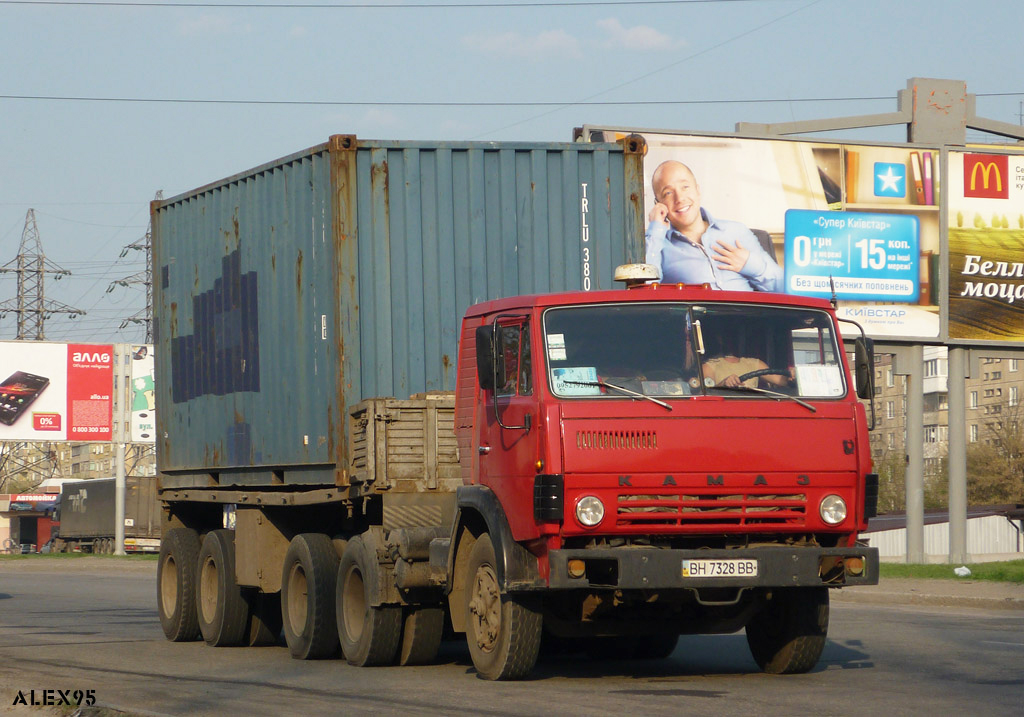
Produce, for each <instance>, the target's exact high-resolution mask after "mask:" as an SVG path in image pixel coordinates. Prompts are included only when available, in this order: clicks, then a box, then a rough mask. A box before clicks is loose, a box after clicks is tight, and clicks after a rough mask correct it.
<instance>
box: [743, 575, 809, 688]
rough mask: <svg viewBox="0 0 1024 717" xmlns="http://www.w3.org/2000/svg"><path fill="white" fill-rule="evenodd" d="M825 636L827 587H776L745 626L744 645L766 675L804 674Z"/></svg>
mask: <svg viewBox="0 0 1024 717" xmlns="http://www.w3.org/2000/svg"><path fill="white" fill-rule="evenodd" d="M827 634H828V588H775V589H774V590H772V595H771V599H770V600H767V601H766V602H765V603H764V605H763V606H762V608H761V610H760V611H759V612H758V613H756V614H755V615H754V616H753V617H752V618H751V619H750V622H748V623H747V644H748V645H749V646H750V653H751V654H752V655H753V656H754V661H755V662H757V664H758V665H759V666H760V667H761V669H762V670H764V671H765V672H768V673H771V674H775V675H781V674H793V673H799V672H807V671H808V670H810V669H812V668H813V667H814V666H815V665H816V664H818V659H819V658H820V657H821V653H822V650H824V649H825V637H826V635H827Z"/></svg>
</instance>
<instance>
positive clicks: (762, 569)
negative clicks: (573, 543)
mask: <svg viewBox="0 0 1024 717" xmlns="http://www.w3.org/2000/svg"><path fill="white" fill-rule="evenodd" d="M736 559H741V560H756V561H757V575H756V576H751V575H744V576H736V577H716V576H704V577H683V561H684V560H736ZM570 560H573V561H575V560H582V561H583V563H584V565H585V567H586V570H585V574H584V575H583V577H578V578H573V577H570V576H569V561H570ZM548 561H549V565H550V567H551V577H550V581H549V584H548V587H549V588H557V589H581V588H613V589H619V590H632V589H638V590H649V589H655V590H665V589H685V588H713V587H729V588H746V587H843V586H845V585H877V584H878V549H877V548H868V547H855V548H795V547H774V546H765V547H757V548H742V549H735V550H661V549H657V548H618V549H580V550H552V551H551V552H550V553H548ZM858 561H859V565H862V566H863V568H862V569H861V570H860V571H859V574H858V573H857V572H856V568H857V566H858ZM577 565H578V564H577ZM848 565H849V567H848ZM850 568H853V569H854V572H851V570H850Z"/></svg>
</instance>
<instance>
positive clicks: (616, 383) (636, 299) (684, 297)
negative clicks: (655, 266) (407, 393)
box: [449, 283, 878, 672]
mask: <svg viewBox="0 0 1024 717" xmlns="http://www.w3.org/2000/svg"><path fill="white" fill-rule="evenodd" d="M857 354H858V356H859V357H860V358H859V359H858V362H859V363H860V364H861V365H860V366H858V375H861V376H864V377H869V376H871V375H873V372H872V371H871V370H870V363H869V361H870V359H869V353H868V351H867V350H866V346H865V345H864V344H863V342H860V345H859V350H858V351H857ZM862 383H863V384H864V385H863V386H861V387H860V388H861V394H862V396H863V395H870V393H869V390H870V389H869V388H868V387H867V383H868V382H867V381H864V382H862ZM857 398H858V393H857V387H856V386H855V385H854V382H853V380H852V378H851V373H850V369H849V366H848V363H847V358H846V355H845V352H844V350H843V342H842V338H841V335H840V333H839V330H838V328H837V319H836V316H835V313H834V311H833V310H832V307H831V306H830V305H829V303H828V302H825V301H822V300H818V299H807V298H801V297H793V296H783V295H774V294H765V293H760V292H722V291H712V290H709V289H707V288H704V287H693V286H682V285H663V284H657V283H655V284H639V285H636V286H634V287H633V288H630V289H626V290H621V291H606V292H593V293H566V294H553V295H544V296H530V297H516V298H512V299H503V300H498V301H493V302H488V303H485V304H480V305H477V306H475V307H472V308H471V309H470V311H469V313H467V315H466V317H465V319H464V321H463V326H462V341H461V351H460V362H459V379H458V386H457V392H456V434H457V437H458V441H459V447H460V461H461V469H462V477H463V484H464V485H463V487H462V488H460V489H459V491H458V505H459V514H458V515H459V517H458V519H457V523H458V525H457V529H456V531H455V533H453V537H452V541H453V544H452V545H451V546H450V550H451V556H452V559H451V563H450V564H451V565H452V566H453V573H452V576H451V579H450V582H449V584H450V587H451V594H450V603H451V613H452V617H453V623H454V624H455V626H456V628H457V629H465V630H466V631H467V638H468V641H469V643H470V648H471V651H473V649H474V639H475V641H476V643H477V647H476V652H475V653H474V661H475V662H476V661H477V656H478V653H479V654H484V653H487V654H489V655H492V656H493V654H494V652H495V651H500V650H499V648H500V644H499V643H500V639H499V638H496V637H494V636H493V633H494V630H493V629H490V626H493V624H494V623H495V622H497V623H498V624H501V623H502V620H501V617H502V616H501V615H500V614H497V613H494V611H495V610H498V611H499V612H500V610H502V609H504V608H502V606H501V605H500V604H497V607H495V606H494V604H493V603H489V602H488V600H487V599H486V596H484V595H482V594H477V595H476V596H474V595H473V594H472V593H473V591H474V590H476V591H477V592H478V593H480V592H481V590H483V588H482V587H481V585H482V584H484V583H493V585H489V587H488V589H490V590H491V591H492V592H493V590H495V589H497V590H500V592H501V594H502V595H504V596H505V597H506V598H508V599H510V600H511V601H512V602H513V603H517V602H518V603H519V604H521V606H523V608H524V610H526V611H527V612H529V613H531V614H532V613H537V614H539V615H540V619H541V620H542V622H543V628H544V631H546V632H549V633H551V634H554V635H556V636H558V637H560V638H563V639H564V640H572V639H576V638H579V639H589V640H593V639H604V640H612V641H616V640H617V641H618V642H619V643H623V641H626V642H630V641H631V642H630V644H631V645H632V646H633V647H632V649H634V650H635V649H638V647H637V646H638V645H644V646H646V647H647V648H651V646H652V645H653V646H655V647H657V646H661V650H662V651H664V650H666V649H668V650H669V651H670V650H671V647H668V646H669V645H671V646H672V647H674V645H675V641H676V639H677V638H678V636H679V634H682V633H688V632H731V631H735V630H737V629H740V628H742V627H746V629H747V637H748V642H749V643H750V646H751V650H752V652H753V654H754V657H755V659H756V660H757V661H758V663H759V664H761V666H762V668H764V669H766V670H768V671H773V672H799V671H805V670H808V669H810V668H811V667H813V665H814V664H815V663H816V662H817V659H818V657H819V655H820V652H821V649H822V647H823V645H824V639H825V633H826V630H827V621H828V595H827V588H830V587H831V588H837V587H842V586H846V585H857V584H872V583H876V582H877V574H878V573H877V564H878V558H877V552H876V551H874V550H872V549H870V548H866V547H864V546H862V545H859V544H858V541H857V536H858V531H861V530H863V529H865V528H866V525H867V519H868V518H869V517H871V516H872V515H873V514H874V510H875V507H874V504H875V502H876V498H877V476H875V475H874V474H873V473H872V472H871V470H872V468H871V458H870V450H869V445H868V433H867V430H868V426H867V420H866V415H865V410H864V407H863V405H862V404H861V403H860V402H859V401H858V400H857ZM485 534H486V537H487V540H488V542H489V543H490V544H491V546H492V547H493V554H494V557H493V565H492V566H491V573H492V574H487V575H483V576H481V574H480V573H479V571H477V573H476V575H475V577H474V573H473V571H472V569H470V570H469V571H468V572H465V571H463V572H464V573H465V574H466V575H467V577H466V578H465V579H460V570H459V569H458V568H455V566H462V567H464V566H465V565H466V560H467V559H468V558H467V557H466V556H468V554H469V552H470V550H471V548H472V546H473V544H474V543H475V542H476V541H477V540H479V538H480V537H481V536H482V535H485ZM457 556H463V558H462V559H461V560H460V559H458V557H457ZM470 567H472V566H470ZM474 599H475V600H476V602H475V603H474ZM462 602H465V603H466V604H468V605H469V608H468V609H467V610H465V611H463V610H461V609H460V607H459V606H460V604H461V603H462ZM474 605H475V607H474ZM485 605H490V606H491V607H490V609H491V612H492V613H494V614H489V615H485V614H481V613H485V612H486V610H485V609H484V606H485ZM462 614H465V615H466V618H465V623H466V624H462V622H463V621H462V620H461V619H460V616H461V615H462ZM779 625H782V626H783V627H782V628H781V631H780V628H779ZM474 633H475V634H476V638H474ZM623 644H624V643H623ZM620 646H621V645H620ZM655 652H657V649H655ZM479 667H480V665H478V669H479Z"/></svg>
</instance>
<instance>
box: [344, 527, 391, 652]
mask: <svg viewBox="0 0 1024 717" xmlns="http://www.w3.org/2000/svg"><path fill="white" fill-rule="evenodd" d="M371 560H373V561H374V562H373V563H372V564H371V562H370V561H371ZM377 569H378V568H377V564H376V557H375V556H372V555H370V553H369V551H368V550H367V548H366V544H365V543H364V542H363V539H362V538H360V537H355V538H352V540H350V541H348V545H346V546H345V552H344V553H342V555H341V562H340V563H339V564H338V585H337V614H338V640H339V641H340V642H341V651H342V652H343V653H344V654H345V659H346V660H347V661H348V663H349V664H350V665H356V666H358V667H369V666H374V665H389V664H391V663H392V662H394V660H395V654H396V653H397V652H398V643H399V640H400V638H401V630H402V608H401V607H399V606H398V605H380V606H377V607H374V606H373V604H372V603H373V602H375V600H374V598H375V597H376V595H375V594H374V591H376V590H377V584H376V580H375V578H376V575H377Z"/></svg>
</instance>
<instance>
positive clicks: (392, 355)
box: [152, 135, 643, 487]
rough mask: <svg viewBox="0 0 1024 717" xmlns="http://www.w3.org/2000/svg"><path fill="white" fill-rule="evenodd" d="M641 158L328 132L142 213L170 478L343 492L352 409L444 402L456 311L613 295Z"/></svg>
mask: <svg viewBox="0 0 1024 717" xmlns="http://www.w3.org/2000/svg"><path fill="white" fill-rule="evenodd" d="M641 162H642V147H641V146H636V145H632V144H630V143H629V142H624V143H622V144H583V143H580V144H574V143H564V144H562V143H559V144H547V143H545V144H507V143H461V144H454V143H417V142H384V141H362V140H357V139H356V138H355V137H351V136H344V135H338V136H334V137H332V138H331V140H330V141H329V142H328V143H327V144H324V145H320V146H318V147H314V148H312V149H309V150H306V151H304V152H299V153H297V154H294V155H291V156H289V157H285V158H283V159H281V160H278V161H276V162H272V163H270V164H267V165H263V166H261V167H257V168H255V169H253V170H251V171H248V172H245V173H242V174H239V175H236V176H234V177H230V178H228V179H226V180H224V181H222V182H218V183H215V184H211V185H208V186H205V187H202V188H200V189H197V190H194V191H191V192H187V193H185V194H182V195H179V196H177V197H173V198H171V199H167V200H162V201H156V202H154V203H153V206H152V221H153V238H152V245H153V272H154V274H153V275H154V284H155V286H154V319H155V327H156V361H157V364H156V366H157V373H158V380H157V382H156V383H157V393H158V396H157V402H158V405H159V406H160V410H159V411H157V421H158V426H157V432H158V442H157V449H158V456H159V458H158V460H159V467H160V470H161V471H162V472H163V473H164V479H163V484H164V486H165V487H170V486H189V485H209V484H222V485H230V484H240V485H244V484H271V483H273V484H308V483H312V484H330V485H334V484H344V482H345V469H346V467H347V463H346V456H345V450H346V448H345V436H344V432H345V430H346V421H345V416H346V409H347V407H348V406H351V405H354V404H355V403H357V402H358V401H360V400H362V399H363V398H368V397H374V396H395V397H398V398H407V397H408V396H410V395H411V394H414V393H418V392H422V391H432V390H454V388H455V367H456V365H457V358H458V357H457V352H458V345H457V340H458V332H459V322H460V320H461V317H462V314H463V313H464V312H465V310H466V308H467V307H468V306H470V305H471V304H474V303H476V302H479V301H484V300H487V299H493V298H497V297H501V296H510V295H516V294H531V293H546V292H551V291H562V290H579V289H585V288H589V289H592V290H599V289H607V288H612V286H613V282H612V272H613V270H614V267H615V266H617V265H618V264H621V263H624V262H628V261H640V260H642V256H643V216H642V211H643V192H642V188H641V182H642V167H641Z"/></svg>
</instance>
